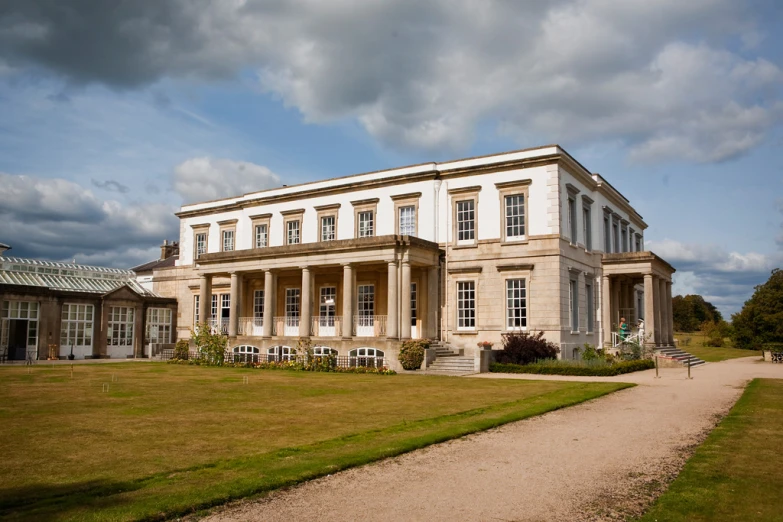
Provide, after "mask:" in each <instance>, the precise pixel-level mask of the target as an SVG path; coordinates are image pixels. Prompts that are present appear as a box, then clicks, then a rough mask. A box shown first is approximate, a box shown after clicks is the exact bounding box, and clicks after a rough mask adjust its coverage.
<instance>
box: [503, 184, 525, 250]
mask: <svg viewBox="0 0 783 522" xmlns="http://www.w3.org/2000/svg"><path fill="white" fill-rule="evenodd" d="M524 235H525V196H524V195H522V194H516V195H513V196H506V238H507V239H508V238H518V237H522V236H524Z"/></svg>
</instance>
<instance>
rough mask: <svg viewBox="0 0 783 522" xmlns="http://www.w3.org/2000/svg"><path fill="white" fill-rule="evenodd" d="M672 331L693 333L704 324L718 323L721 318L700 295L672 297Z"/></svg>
mask: <svg viewBox="0 0 783 522" xmlns="http://www.w3.org/2000/svg"><path fill="white" fill-rule="evenodd" d="M672 315H673V316H674V329H675V330H676V331H678V332H695V331H696V330H698V329H699V328H701V325H702V324H704V323H705V322H711V323H720V322H721V321H723V316H722V315H721V313H720V312H719V311H718V309H717V308H716V307H715V306H714V305H713V304H712V303H710V302H708V301H705V300H704V298H703V297H702V296H700V295H686V296H685V297H683V296H681V295H677V296H674V298H673V299H672Z"/></svg>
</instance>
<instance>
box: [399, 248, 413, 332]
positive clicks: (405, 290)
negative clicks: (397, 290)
mask: <svg viewBox="0 0 783 522" xmlns="http://www.w3.org/2000/svg"><path fill="white" fill-rule="evenodd" d="M400 301H401V304H402V307H401V308H402V313H401V314H400V322H401V323H402V324H401V325H400V339H410V338H411V265H410V263H409V262H407V261H403V262H402V295H401V296H400Z"/></svg>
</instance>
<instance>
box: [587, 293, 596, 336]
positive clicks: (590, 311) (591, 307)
mask: <svg viewBox="0 0 783 522" xmlns="http://www.w3.org/2000/svg"><path fill="white" fill-rule="evenodd" d="M585 301H586V302H587V331H588V332H592V331H593V329H594V328H595V301H594V297H593V285H592V283H585Z"/></svg>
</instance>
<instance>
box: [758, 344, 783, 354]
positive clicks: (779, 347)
mask: <svg viewBox="0 0 783 522" xmlns="http://www.w3.org/2000/svg"><path fill="white" fill-rule="evenodd" d="M762 349H764V350H767V351H768V352H783V343H764V344H763V345H762Z"/></svg>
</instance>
